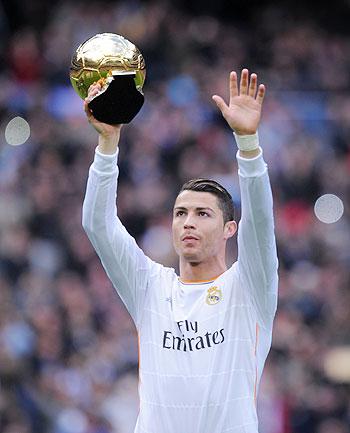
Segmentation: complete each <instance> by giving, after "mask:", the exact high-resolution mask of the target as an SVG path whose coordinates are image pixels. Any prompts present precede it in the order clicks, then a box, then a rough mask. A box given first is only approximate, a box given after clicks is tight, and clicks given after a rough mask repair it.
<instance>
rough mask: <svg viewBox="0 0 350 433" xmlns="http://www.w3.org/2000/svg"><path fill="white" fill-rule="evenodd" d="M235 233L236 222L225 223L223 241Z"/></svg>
mask: <svg viewBox="0 0 350 433" xmlns="http://www.w3.org/2000/svg"><path fill="white" fill-rule="evenodd" d="M236 231H237V223H236V221H227V223H226V224H225V226H224V239H225V240H227V239H229V238H232V236H233V235H234V234H235V233H236Z"/></svg>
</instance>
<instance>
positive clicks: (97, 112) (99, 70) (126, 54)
mask: <svg viewBox="0 0 350 433" xmlns="http://www.w3.org/2000/svg"><path fill="white" fill-rule="evenodd" d="M69 75H70V80H71V83H72V86H73V87H74V90H75V91H76V92H77V93H78V95H79V96H80V97H81V98H82V99H85V98H86V97H87V96H88V90H89V87H90V86H91V85H92V84H93V83H96V82H99V83H100V84H101V91H100V92H99V93H98V94H97V95H96V96H94V97H93V98H92V99H91V101H89V108H90V110H91V111H92V113H93V115H94V117H95V118H96V119H97V120H99V121H101V122H105V123H109V124H111V125H116V124H120V123H129V122H130V121H131V120H132V119H133V118H134V117H135V116H136V114H137V113H138V112H139V111H140V109H141V107H142V105H143V103H144V95H143V91H142V87H143V84H144V81H145V78H146V67H145V61H144V58H143V56H142V54H141V52H140V50H139V49H138V48H137V47H136V46H135V45H134V44H133V43H131V42H130V41H128V40H127V39H125V38H124V37H123V36H120V35H117V34H115V33H100V34H97V35H95V36H93V37H92V38H90V39H88V40H87V41H85V42H84V43H82V44H81V45H79V47H78V48H77V50H76V51H75V53H74V55H73V57H72V61H71V66H70V74H69Z"/></svg>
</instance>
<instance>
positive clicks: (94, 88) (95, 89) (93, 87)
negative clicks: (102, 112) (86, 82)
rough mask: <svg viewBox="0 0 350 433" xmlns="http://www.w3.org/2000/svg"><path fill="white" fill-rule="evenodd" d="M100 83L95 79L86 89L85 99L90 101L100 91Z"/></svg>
mask: <svg viewBox="0 0 350 433" xmlns="http://www.w3.org/2000/svg"><path fill="white" fill-rule="evenodd" d="M101 89H102V85H101V83H100V82H99V81H96V82H95V83H93V84H91V86H90V87H89V90H88V95H87V98H86V99H87V100H88V102H90V101H91V100H92V99H94V97H95V96H96V95H97V94H98V93H99V92H100V91H101Z"/></svg>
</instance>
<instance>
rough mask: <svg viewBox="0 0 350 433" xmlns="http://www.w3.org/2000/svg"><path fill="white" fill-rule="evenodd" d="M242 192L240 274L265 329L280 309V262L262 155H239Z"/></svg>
mask: <svg viewBox="0 0 350 433" xmlns="http://www.w3.org/2000/svg"><path fill="white" fill-rule="evenodd" d="M237 161H238V174H239V183H240V190H241V221H240V222H239V227H238V260H237V261H238V272H239V278H240V283H241V285H242V288H243V290H247V292H248V295H249V297H250V299H251V301H252V303H253V307H254V308H255V311H256V312H257V317H258V320H259V321H260V324H261V326H267V325H269V324H271V321H272V320H273V317H274V315H275V312H276V307H277V287H278V274H277V269H278V259H277V252H276V241H275V234H274V219H273V207H272V206H273V205H272V192H271V187H270V181H269V176H268V171H267V165H266V163H265V161H264V159H263V155H262V151H260V154H259V155H258V156H257V157H255V158H252V159H246V158H242V157H240V156H239V153H237Z"/></svg>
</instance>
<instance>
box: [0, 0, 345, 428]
mask: <svg viewBox="0 0 350 433" xmlns="http://www.w3.org/2000/svg"><path fill="white" fill-rule="evenodd" d="M336 3H337V5H334V7H333V8H331V9H332V10H329V8H326V9H327V14H326V15H327V16H326V15H325V14H324V12H322V10H323V8H322V7H320V8H318V10H317V13H316V11H315V10H314V8H310V9H308V8H307V6H306V4H305V5H304V6H303V7H302V6H300V7H299V8H296V10H295V12H294V15H293V12H292V9H293V10H294V7H293V8H291V7H288V8H285V7H282V6H278V7H277V6H272V5H271V3H270V2H262V3H259V5H257V4H256V8H255V7H254V10H250V9H248V6H245V5H243V4H242V5H240V6H238V5H236V4H235V5H234V9H233V6H232V2H225V1H216V2H208V1H201V2H197V1H194V2H181V1H175V2H169V1H164V2H161V1H157V0H155V1H152V2H146V1H144V2H142V1H136V2H127V1H119V2H109V1H107V0H106V1H105V2H98V1H92V2H89V3H88V4H87V3H86V2H72V1H68V0H67V1H65V2H63V3H62V2H56V1H54V2H50V3H47V2H44V1H43V0H38V1H34V2H29V3H28V2H24V5H22V4H20V2H18V1H13V2H8V1H5V2H3V5H2V6H0V34H1V36H2V38H1V42H0V53H1V54H2V56H3V58H4V59H5V60H6V61H4V62H2V64H1V65H0V83H1V88H2V92H1V94H0V116H1V117H0V125H1V128H2V130H5V128H6V125H7V122H8V121H9V120H10V119H11V118H13V117H15V116H18V115H20V116H23V117H25V118H26V119H27V121H28V122H29V124H30V127H31V135H30V139H29V140H28V141H27V142H26V143H25V144H24V145H22V146H20V147H17V148H15V147H11V146H9V145H8V144H6V143H5V141H4V138H2V139H1V141H0V168H1V170H0V209H1V212H0V381H1V388H0V431H1V432H3V433H73V432H74V433H130V432H132V431H133V428H134V424H135V420H136V417H137V411H138V401H137V363H138V359H137V356H138V355H137V342H136V333H135V330H134V326H133V324H132V323H131V320H130V318H129V316H128V314H127V313H126V310H125V308H124V307H123V305H122V303H121V301H120V299H119V298H118V296H117V294H116V293H115V291H114V290H113V288H112V287H111V285H110V282H109V280H108V278H107V277H106V275H105V273H104V270H103V269H102V267H101V265H100V263H99V261H98V259H97V258H96V255H95V253H94V251H93V250H92V247H91V245H90V244H89V242H88V240H87V238H86V236H85V234H84V233H83V231H82V228H81V205H82V199H83V194H84V189H85V182H86V178H87V172H88V167H89V164H90V163H91V161H92V158H93V151H94V148H95V146H96V135H95V134H94V132H93V131H92V129H91V128H90V127H89V126H88V124H87V121H86V119H85V116H84V113H83V109H82V101H81V100H79V98H78V97H77V96H76V95H75V94H74V92H73V90H72V88H71V86H70V83H69V78H68V68H69V62H70V58H71V55H72V53H73V51H74V49H75V48H76V47H77V46H78V44H80V43H81V42H83V41H84V40H85V39H87V38H89V37H90V36H92V35H94V34H96V33H98V32H105V31H112V32H116V33H120V34H123V35H124V36H125V37H127V38H129V39H131V40H132V41H134V42H135V43H136V44H137V45H138V46H139V47H140V49H141V51H142V52H143V54H144V56H145V59H146V66H147V80H146V84H145V92H146V102H145V105H144V107H143V109H142V110H141V112H140V113H139V114H138V116H137V117H136V119H135V120H134V121H133V122H132V124H131V125H126V126H125V127H124V128H123V131H122V139H121V146H120V153H121V155H120V170H121V175H120V186H119V190H118V207H119V214H120V216H121V218H122V221H123V223H124V224H125V226H126V227H127V229H128V230H129V231H130V232H131V234H132V235H133V236H135V237H136V239H137V241H138V243H139V244H140V246H141V247H142V248H143V249H144V250H145V252H146V253H147V254H148V255H149V256H151V257H152V258H154V259H155V260H157V261H160V262H162V263H164V264H165V265H167V266H176V263H177V260H176V256H175V253H174V251H173V249H172V243H171V236H170V225H171V220H170V213H171V212H170V211H171V206H172V203H173V199H174V197H175V195H176V192H177V190H178V188H179V187H180V185H181V184H182V183H183V182H184V181H185V180H188V179H189V178H193V177H199V176H204V177H213V178H215V179H217V180H219V181H220V182H222V183H223V184H224V185H225V186H226V187H227V189H229V190H230V191H231V193H232V195H233V197H234V201H235V204H236V207H237V218H239V204H240V199H239V196H238V179H237V174H236V163H235V158H234V156H235V146H234V143H233V139H232V134H231V133H230V131H228V130H227V127H226V126H225V124H224V122H223V121H222V119H221V116H220V115H219V113H218V112H217V109H216V107H215V106H214V105H213V104H212V103H211V95H212V94H214V93H218V94H227V93H228V90H227V89H226V83H227V75H228V73H229V71H230V70H231V69H241V68H242V67H243V66H247V67H249V69H251V70H253V69H254V70H255V71H256V72H258V73H259V76H261V77H262V81H263V82H264V83H266V85H267V89H268V93H267V99H266V104H265V110H264V113H263V122H262V127H261V130H260V136H261V142H262V146H263V148H264V152H265V154H266V160H267V161H268V163H269V167H270V176H271V182H272V188H273V193H274V198H275V215H276V234H277V241H278V251H279V259H280V297H279V309H278V314H277V317H276V321H275V327H274V340H273V346H272V350H271V354H270V356H269V358H268V361H267V365H266V369H265V372H264V375H263V379H262V383H261V390H260V391H261V392H260V401H259V406H258V409H259V413H260V417H261V425H260V431H261V432H262V433H265V432H266V433H311V432H315V433H349V431H350V430H349V426H350V359H349V360H348V363H347V362H346V360H345V364H344V361H343V364H342V365H345V367H344V366H343V367H342V368H343V369H345V370H346V371H344V372H343V375H342V376H340V375H339V376H337V377H335V376H334V375H331V374H330V373H329V371H328V370H327V369H325V366H324V365H325V360H326V359H327V357H328V356H329V354H330V351H331V349H332V348H334V347H335V348H336V347H338V346H341V347H349V346H350V337H349V336H350V308H349V305H350V289H349V288H350V274H349V268H350V248H349V245H350V211H349V209H350V206H349V205H350V126H349V125H350V93H349V91H348V89H349V88H350V75H349V73H348V71H349V69H350V39H349V37H350V35H349V33H348V30H347V28H348V26H347V23H348V18H349V15H350V9H349V6H348V5H347V6H346V7H345V6H344V5H345V4H344V5H340V2H336ZM287 4H289V3H288V2H287ZM338 6H339V8H338ZM303 17H304V18H303ZM337 19H339V21H337ZM317 20H319V21H317ZM335 23H337V27H336V26H335ZM344 23H346V25H345V24H344ZM338 24H339V25H338ZM336 29H338V30H339V31H338V30H336ZM2 137H4V134H2ZM325 193H333V194H336V195H338V196H339V197H340V198H341V200H342V201H343V204H344V208H345V211H344V215H343V217H342V218H341V219H340V221H338V222H337V223H335V224H332V225H327V224H324V223H321V222H320V221H318V220H317V219H316V217H315V215H314V212H313V206H314V203H315V201H316V199H317V198H318V197H319V196H320V195H322V194H325ZM232 251H233V252H232V254H230V255H229V257H228V262H229V263H232V261H233V260H234V259H235V252H236V249H235V247H234V246H233V248H232ZM335 362H338V361H335ZM347 365H348V367H346V366H347ZM337 367H338V368H340V364H337V365H336V366H335V369H337ZM340 377H342V379H341V378H340Z"/></svg>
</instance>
